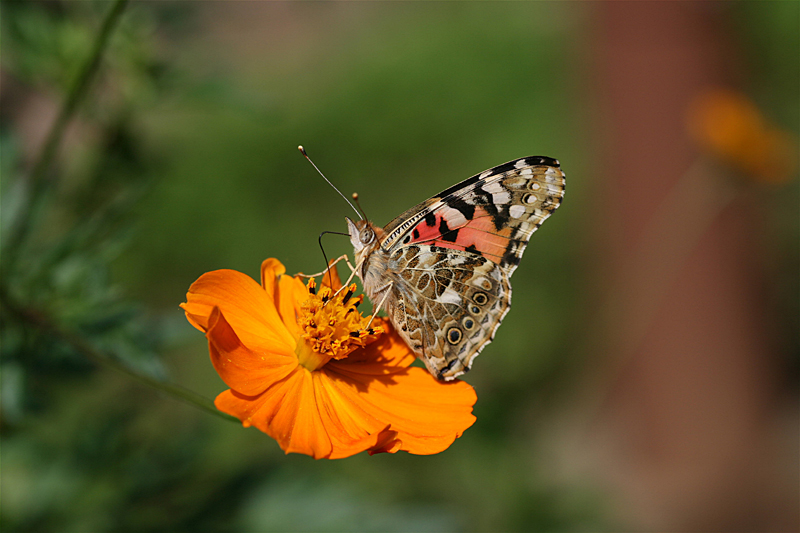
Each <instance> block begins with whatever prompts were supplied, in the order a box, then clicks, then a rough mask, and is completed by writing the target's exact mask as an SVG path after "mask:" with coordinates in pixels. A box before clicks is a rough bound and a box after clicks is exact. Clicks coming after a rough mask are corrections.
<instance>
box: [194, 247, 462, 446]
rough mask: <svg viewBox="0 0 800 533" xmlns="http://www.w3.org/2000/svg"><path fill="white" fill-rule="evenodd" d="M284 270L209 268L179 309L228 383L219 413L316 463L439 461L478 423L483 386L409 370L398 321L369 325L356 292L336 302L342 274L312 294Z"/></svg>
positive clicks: (272, 264)
mask: <svg viewBox="0 0 800 533" xmlns="http://www.w3.org/2000/svg"><path fill="white" fill-rule="evenodd" d="M285 272H286V269H285V268H284V266H283V265H282V264H281V263H280V262H279V261H278V260H277V259H267V260H266V261H264V263H263V264H262V265H261V285H259V284H258V283H256V282H255V281H254V280H253V279H252V278H250V277H249V276H247V275H245V274H242V273H240V272H237V271H235V270H216V271H214V272H208V273H206V274H203V275H202V276H200V278H199V279H198V280H197V281H196V282H194V283H193V284H192V286H191V287H190V288H189V292H188V293H187V295H186V303H185V304H181V307H182V308H183V310H184V311H185V312H186V318H187V319H188V320H189V322H191V323H192V325H193V326H195V327H196V328H197V329H199V330H200V331H203V332H204V333H205V334H206V337H207V338H208V347H209V351H210V353H211V362H212V363H213V365H214V368H215V369H216V370H217V372H218V373H219V375H220V377H221V378H222V380H223V381H224V382H225V383H226V384H227V385H228V386H229V387H230V390H227V391H225V392H223V393H221V394H220V395H219V396H217V399H216V401H215V404H216V406H217V408H218V409H219V410H220V411H223V412H225V413H228V414H230V415H233V416H235V417H237V418H239V419H240V420H241V421H242V424H243V425H244V426H245V427H248V426H251V425H252V426H255V427H257V428H258V429H260V430H261V431H263V432H264V433H266V434H268V435H269V436H270V437H272V438H274V439H275V440H276V441H278V444H279V445H280V447H281V448H282V449H283V450H284V451H285V452H286V453H303V454H307V455H311V456H312V457H314V458H315V459H320V458H329V459H337V458H341V457H349V456H351V455H353V454H356V453H359V452H362V451H365V450H367V451H369V453H370V454H373V453H377V452H390V453H394V452H397V451H399V450H406V451H408V452H410V453H414V454H422V455H425V454H434V453H438V452H441V451H443V450H445V449H446V448H447V447H449V446H450V445H451V444H452V443H453V441H454V440H455V439H456V438H457V437H459V436H461V434H462V433H463V432H464V430H466V429H467V428H468V427H470V426H471V425H472V424H473V422H474V421H475V417H474V416H473V415H472V406H473V405H474V404H475V401H476V400H477V397H476V395H475V391H474V390H473V388H472V387H471V386H470V385H469V384H467V383H465V382H463V381H454V382H449V383H442V382H439V381H437V380H436V379H434V378H433V377H432V376H431V375H430V374H429V373H428V372H427V371H425V370H424V369H422V368H417V367H411V366H409V365H411V363H412V362H413V361H414V358H415V356H414V354H413V352H411V351H410V350H409V349H408V347H407V346H406V345H405V343H404V342H403V341H402V340H401V339H400V337H399V336H398V335H397V334H396V332H394V330H393V329H392V326H391V324H390V323H389V322H387V321H385V320H383V319H380V318H376V319H375V320H374V322H373V324H374V326H373V327H372V328H369V329H365V328H367V326H368V325H369V320H368V317H362V315H361V313H359V312H358V311H357V310H356V307H357V306H358V304H360V303H361V301H362V299H363V296H353V292H354V290H355V285H351V286H350V287H348V289H347V290H346V291H345V290H342V291H340V292H339V293H338V294H336V295H335V296H333V297H332V295H333V294H334V292H333V291H334V290H336V289H338V288H340V287H341V282H340V281H339V278H338V276H337V275H336V274H335V270H334V269H331V270H330V271H329V272H331V274H332V275H330V276H329V275H328V274H327V273H326V274H325V276H323V286H322V287H321V289H320V291H319V294H317V291H316V284H315V281H314V279H313V278H311V279H310V280H309V282H308V285H307V286H306V285H304V284H303V282H302V281H301V279H300V277H292V276H287V275H285ZM329 279H330V284H329V285H330V286H329V285H328V284H325V282H328V280H329Z"/></svg>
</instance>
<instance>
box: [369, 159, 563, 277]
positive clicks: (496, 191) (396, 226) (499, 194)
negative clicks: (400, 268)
mask: <svg viewBox="0 0 800 533" xmlns="http://www.w3.org/2000/svg"><path fill="white" fill-rule="evenodd" d="M565 183H566V181H565V176H564V173H563V172H562V171H561V168H560V165H559V162H558V161H557V160H555V159H551V158H549V157H524V158H522V159H516V160H514V161H509V162H508V163H505V164H503V165H499V166H496V167H494V168H491V169H489V170H487V171H485V172H482V173H480V174H477V175H475V176H472V177H471V178H469V179H466V180H464V181H462V182H461V183H458V184H456V185H454V186H452V187H450V188H449V189H447V190H445V191H442V192H441V193H439V194H438V195H436V196H434V197H433V198H430V199H428V200H426V201H425V202H422V203H421V204H419V205H417V206H415V207H412V208H411V209H409V210H408V211H406V212H405V213H403V214H402V215H400V216H399V217H397V218H395V219H394V220H393V221H391V222H390V223H389V224H388V225H387V226H386V227H385V228H384V232H385V235H384V238H383V240H382V241H381V245H380V246H381V249H382V250H384V251H386V252H388V253H390V254H391V253H392V252H393V251H394V250H395V249H396V248H397V247H400V246H407V245H411V244H431V245H434V246H438V247H442V248H449V249H455V250H464V251H468V252H473V253H477V254H480V255H482V256H483V257H485V258H486V259H488V260H490V261H492V262H493V263H496V264H498V265H500V266H501V267H502V268H503V269H504V270H505V271H506V273H507V274H508V275H509V276H511V274H512V273H513V272H514V270H515V269H516V267H517V265H519V260H520V258H521V257H522V253H523V252H524V251H525V247H526V246H527V244H528V240H529V239H530V237H531V235H532V234H533V232H534V231H536V230H537V229H539V227H540V226H541V225H542V223H543V222H544V221H545V220H546V219H547V218H548V217H549V216H550V215H551V214H552V213H553V211H555V210H556V209H557V208H558V206H559V205H560V204H561V200H562V198H563V197H564V187H565Z"/></svg>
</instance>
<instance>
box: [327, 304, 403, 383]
mask: <svg viewBox="0 0 800 533" xmlns="http://www.w3.org/2000/svg"><path fill="white" fill-rule="evenodd" d="M372 323H373V327H378V326H380V327H382V328H383V329H384V333H383V334H382V335H381V336H380V337H378V340H376V341H375V342H373V343H371V344H369V345H367V347H366V348H365V349H363V350H356V351H355V352H353V353H351V354H350V355H348V356H347V358H346V359H342V360H339V361H330V362H329V363H328V365H327V367H329V368H333V369H338V368H341V369H342V370H343V371H345V372H348V373H355V374H366V375H384V374H393V373H395V372H400V371H402V370H403V369H405V368H407V367H409V366H411V363H413V362H414V360H415V359H416V358H417V356H416V355H414V352H412V351H411V350H409V348H408V346H407V345H406V343H405V342H404V341H403V340H402V339H401V338H400V336H399V335H398V334H397V332H396V331H395V330H394V328H393V327H392V324H391V322H389V321H388V320H385V319H383V318H376V319H375V320H374V321H373V322H372Z"/></svg>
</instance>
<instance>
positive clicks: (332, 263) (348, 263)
mask: <svg viewBox="0 0 800 533" xmlns="http://www.w3.org/2000/svg"><path fill="white" fill-rule="evenodd" d="M339 261H344V262H345V263H346V264H347V267H348V268H349V269H350V272H353V271H355V268H353V265H351V264H350V261H349V259H348V257H347V254H344V255H342V256H341V257H337V258H336V259H334V260H333V261H331V263H330V265H328V268H326V269H325V270H323V271H322V272H317V273H316V274H297V277H299V278H317V277H319V276H322V275H323V274H327V273H328V270H329V269H330V268H331V267H333V265H335V264H336V263H338V262H339Z"/></svg>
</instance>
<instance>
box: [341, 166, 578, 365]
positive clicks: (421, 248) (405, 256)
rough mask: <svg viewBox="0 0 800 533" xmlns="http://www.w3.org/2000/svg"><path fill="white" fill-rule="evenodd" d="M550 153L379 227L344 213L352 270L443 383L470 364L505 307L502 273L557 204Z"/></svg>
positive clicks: (559, 185)
mask: <svg viewBox="0 0 800 533" xmlns="http://www.w3.org/2000/svg"><path fill="white" fill-rule="evenodd" d="M564 186H565V176H564V173H563V172H562V171H561V168H560V166H559V162H558V161H557V160H555V159H551V158H549V157H524V158H522V159H517V160H515V161H510V162H508V163H506V164H504V165H500V166H497V167H494V168H491V169H489V170H487V171H485V172H482V173H480V174H478V175H476V176H473V177H471V178H469V179H467V180H464V181H462V182H461V183H459V184H457V185H454V186H452V187H450V188H449V189H447V190H445V191H442V192H441V193H439V194H437V195H436V196H434V197H433V198H430V199H429V200H426V201H424V202H422V203H421V204H419V205H416V206H414V207H412V208H411V209H409V210H408V211H406V212H405V213H403V214H402V215H400V216H399V217H397V218H395V219H394V220H392V221H391V222H389V224H388V225H387V226H386V227H384V228H380V227H378V226H376V225H374V224H373V223H372V222H369V221H368V220H360V221H358V222H353V221H352V220H350V219H349V218H348V219H347V224H348V231H349V233H350V241H351V242H352V243H353V248H354V251H355V259H356V265H358V266H357V267H356V269H357V270H356V274H357V275H358V277H359V278H361V281H362V283H363V285H364V290H365V292H366V293H367V295H368V296H369V297H370V299H371V300H372V302H373V303H375V302H381V301H382V302H383V305H384V308H385V309H386V311H387V313H388V315H389V319H390V320H391V321H392V324H394V326H395V328H396V329H397V331H398V332H399V333H400V335H401V336H402V338H403V339H404V340H405V341H406V343H407V344H408V345H409V347H411V349H412V350H414V352H416V354H417V355H418V356H419V357H421V358H422V360H423V361H424V362H425V366H426V367H427V368H428V371H429V372H430V373H431V374H433V375H434V376H435V377H436V378H438V379H442V380H445V381H450V380H452V379H455V378H456V376H460V375H461V374H463V373H464V372H466V371H467V370H469V369H470V367H471V366H472V362H473V361H474V360H475V357H476V356H477V355H478V354H479V353H480V351H481V350H482V349H483V348H484V347H485V346H486V345H487V344H489V343H490V342H491V341H492V338H493V337H494V334H495V331H497V328H498V327H499V326H500V322H501V321H502V320H503V317H504V316H505V315H506V313H508V310H509V308H510V305H511V284H510V281H509V278H510V277H511V274H513V272H514V270H515V269H516V268H517V265H519V261H520V258H521V257H522V252H524V251H525V246H526V245H527V244H528V240H529V239H530V237H531V234H532V233H533V232H534V231H536V230H537V229H538V228H539V226H541V225H542V222H544V220H545V219H546V218H547V217H549V216H550V215H551V214H552V213H553V211H555V210H556V208H557V207H558V206H559V205H560V204H561V200H562V198H563V197H564Z"/></svg>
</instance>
